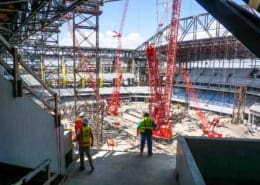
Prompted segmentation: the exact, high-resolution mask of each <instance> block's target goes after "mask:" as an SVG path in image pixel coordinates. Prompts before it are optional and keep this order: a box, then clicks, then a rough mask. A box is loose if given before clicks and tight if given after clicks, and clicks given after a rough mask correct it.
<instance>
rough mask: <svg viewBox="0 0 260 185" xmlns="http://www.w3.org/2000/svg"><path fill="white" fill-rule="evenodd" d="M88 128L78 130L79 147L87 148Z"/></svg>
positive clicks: (89, 129)
mask: <svg viewBox="0 0 260 185" xmlns="http://www.w3.org/2000/svg"><path fill="white" fill-rule="evenodd" d="M90 132H91V128H90V127H86V126H85V127H84V126H83V128H81V129H80V138H79V145H80V146H83V147H84V146H89V145H90Z"/></svg>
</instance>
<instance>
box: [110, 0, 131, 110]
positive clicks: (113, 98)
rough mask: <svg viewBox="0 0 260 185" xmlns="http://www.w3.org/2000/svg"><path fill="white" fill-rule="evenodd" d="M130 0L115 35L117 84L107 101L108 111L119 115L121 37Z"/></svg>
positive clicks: (125, 6)
mask: <svg viewBox="0 0 260 185" xmlns="http://www.w3.org/2000/svg"><path fill="white" fill-rule="evenodd" d="M128 3H129V0H125V4H124V10H123V15H122V19H121V23H120V27H119V32H115V36H114V37H117V49H116V61H115V71H116V73H117V74H116V78H115V84H114V87H113V91H112V94H111V95H110V97H109V99H108V102H107V112H108V114H110V115H117V114H118V107H119V106H120V104H121V100H120V86H121V82H122V77H123V74H122V71H121V55H122V43H121V37H122V32H123V27H124V23H125V18H126V12H127V8H128Z"/></svg>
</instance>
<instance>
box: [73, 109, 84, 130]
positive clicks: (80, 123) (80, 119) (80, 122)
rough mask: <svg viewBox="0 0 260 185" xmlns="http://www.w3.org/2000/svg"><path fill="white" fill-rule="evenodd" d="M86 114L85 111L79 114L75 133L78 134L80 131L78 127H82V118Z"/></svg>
mask: <svg viewBox="0 0 260 185" xmlns="http://www.w3.org/2000/svg"><path fill="white" fill-rule="evenodd" d="M84 116H85V113H84V112H81V113H80V114H79V117H78V119H77V120H76V121H75V133H76V134H77V132H78V129H80V128H82V127H83V125H82V119H83V118H84Z"/></svg>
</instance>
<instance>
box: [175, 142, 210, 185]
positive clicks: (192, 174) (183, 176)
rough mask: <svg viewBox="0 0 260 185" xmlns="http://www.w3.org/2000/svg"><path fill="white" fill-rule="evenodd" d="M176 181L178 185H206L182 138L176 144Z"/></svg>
mask: <svg viewBox="0 0 260 185" xmlns="http://www.w3.org/2000/svg"><path fill="white" fill-rule="evenodd" d="M176 179H177V181H178V183H179V185H206V184H205V182H204V180H203V178H202V176H201V173H200V171H199V169H198V166H197V164H196V163H195V160H194V158H193V156H192V153H191V151H190V149H189V147H188V145H187V143H186V141H185V139H184V137H178V142H177V153H176Z"/></svg>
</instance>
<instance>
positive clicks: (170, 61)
mask: <svg viewBox="0 0 260 185" xmlns="http://www.w3.org/2000/svg"><path fill="white" fill-rule="evenodd" d="M180 6H181V0H173V3H172V15H171V24H170V35H169V40H168V45H167V59H166V60H167V66H166V69H165V77H166V78H165V83H164V88H163V91H162V90H160V86H161V85H160V83H154V81H153V79H154V80H155V79H158V74H157V71H158V65H149V63H151V62H157V58H156V51H155V48H153V46H152V45H149V46H148V47H147V49H146V55H147V62H148V67H151V68H150V69H149V71H156V72H155V75H156V76H155V77H152V76H150V77H149V78H151V79H150V80H149V83H150V84H149V85H150V90H151V89H152V90H153V92H156V93H157V94H153V93H152V96H151V102H153V103H152V104H151V103H150V108H149V110H150V111H152V112H150V114H151V116H152V118H153V119H154V120H155V122H156V124H157V128H156V130H155V131H154V132H153V136H154V137H158V138H163V139H170V138H171V137H172V124H171V121H170V119H169V118H170V108H171V97H172V92H173V82H174V76H175V68H176V51H177V37H178V26H179V17H180ZM149 75H153V74H152V73H151V74H149Z"/></svg>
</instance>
